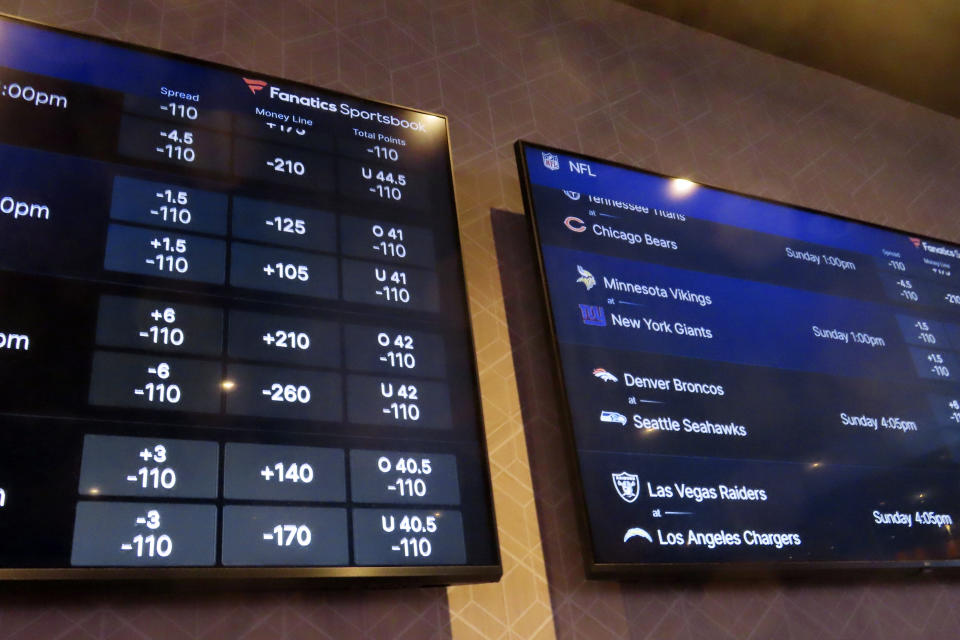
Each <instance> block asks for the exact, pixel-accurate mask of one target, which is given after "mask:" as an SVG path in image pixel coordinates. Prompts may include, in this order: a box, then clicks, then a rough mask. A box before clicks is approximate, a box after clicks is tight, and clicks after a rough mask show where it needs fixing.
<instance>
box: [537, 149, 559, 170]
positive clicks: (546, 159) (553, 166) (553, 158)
mask: <svg viewBox="0 0 960 640" xmlns="http://www.w3.org/2000/svg"><path fill="white" fill-rule="evenodd" d="M540 155H542V156H543V166H545V167H546V168H547V169H550V171H556V170H557V169H559V168H560V156H558V155H557V154H555V153H547V152H546V151H544V152H543V153H541V154H540Z"/></svg>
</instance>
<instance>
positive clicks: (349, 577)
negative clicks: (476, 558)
mask: <svg viewBox="0 0 960 640" xmlns="http://www.w3.org/2000/svg"><path fill="white" fill-rule="evenodd" d="M0 20H3V21H6V22H13V23H19V24H22V25H26V26H29V27H33V28H38V29H43V30H46V31H52V32H56V33H60V34H63V35H66V36H69V37H73V38H79V39H83V40H89V41H94V42H100V43H103V44H107V45H111V46H115V47H120V48H124V49H129V50H135V51H140V52H142V53H146V54H149V55H153V56H159V57H161V58H164V59H167V60H177V61H180V62H186V63H189V64H194V65H199V66H202V67H206V68H212V69H220V70H223V71H227V72H230V73H238V74H244V73H248V72H249V71H247V70H244V69H241V68H239V67H232V66H230V65H224V64H220V63H215V62H207V61H205V60H200V59H198V58H192V57H190V56H185V55H181V54H178V53H171V52H168V51H163V50H160V49H155V48H152V47H146V46H143V45H138V44H131V43H127V42H123V41H120V40H115V39H111V38H104V37H101V36H95V35H90V34H85V33H78V32H75V31H70V30H68V29H61V28H58V27H54V26H51V25H48V24H44V23H42V22H37V21H34V20H28V19H25V18H21V17H18V16H13V15H10V14H7V13H3V12H0ZM257 76H258V77H262V78H263V79H265V80H268V81H270V82H278V83H282V84H284V85H289V86H291V87H301V88H303V89H306V90H308V91H322V92H324V93H327V94H331V95H335V96H339V97H343V98H348V99H354V100H360V101H364V102H371V103H375V104H378V105H383V106H387V107H393V108H397V109H403V110H405V111H410V112H415V113H421V114H424V115H429V116H434V117H437V118H440V119H441V120H442V121H443V126H444V133H445V136H446V141H447V151H446V154H447V178H448V180H449V185H450V189H449V204H450V208H451V210H452V211H453V213H454V226H455V228H456V230H457V234H456V238H455V249H456V252H457V255H458V260H457V268H458V270H459V281H460V282H461V284H462V287H463V292H464V297H463V304H462V306H461V308H462V311H463V313H464V316H465V323H464V324H465V326H466V330H467V332H468V336H467V337H468V339H469V343H470V344H471V345H473V348H471V349H469V352H470V353H469V356H468V357H469V360H470V363H471V367H472V371H471V372H470V374H471V376H472V381H473V385H472V386H473V396H474V403H475V407H476V425H477V434H476V436H477V439H478V441H479V444H480V453H481V455H482V456H483V461H482V462H481V464H480V467H481V468H482V469H483V478H482V481H483V482H484V484H485V488H486V490H485V491H484V493H485V496H486V503H487V504H486V505H485V508H486V510H487V513H488V514H489V520H490V533H491V536H490V537H491V544H492V545H493V549H492V551H493V553H494V557H495V558H496V564H489V565H487V564H483V565H418V566H374V567H356V566H344V567H263V568H259V567H256V568H246V567H243V568H228V567H210V568H178V567H169V568H142V567H131V568H79V567H77V568H73V567H70V568H67V567H64V568H54V569H41V568H24V569H20V568H17V569H10V568H0V582H2V581H44V582H50V581H56V582H75V581H88V580H92V581H103V582H117V581H133V582H144V581H163V582H167V581H174V580H185V579H186V580H191V581H195V582H209V583H210V584H213V585H220V586H225V585H227V584H231V585H244V584H248V585H249V584H263V583H268V582H270V581H279V582H281V583H283V584H286V583H290V582H298V583H299V582H303V583H306V584H314V583H324V584H327V585H328V586H329V585H331V584H335V583H338V582H339V583H342V584H343V585H344V586H346V585H347V584H351V585H352V584H356V585H362V584H367V583H372V584H383V583H387V584H392V583H397V584H399V585H405V586H432V585H448V584H459V583H473V582H497V581H498V580H500V578H501V577H502V576H503V561H502V558H501V555H500V541H499V530H498V527H497V524H496V523H497V520H496V512H495V505H494V502H493V483H492V479H491V474H490V457H489V452H488V449H487V439H486V429H485V423H484V419H483V405H482V403H481V396H480V379H479V368H478V365H477V354H476V340H475V336H476V332H475V331H474V328H473V317H472V315H471V313H470V306H469V297H468V295H467V283H466V275H465V272H464V267H463V250H462V243H461V240H460V234H461V229H460V216H459V214H458V212H457V206H456V193H455V185H454V180H453V154H452V147H451V144H450V126H449V120H448V119H447V117H446V116H444V115H442V114H438V113H433V112H430V111H426V110H423V109H416V108H412V107H405V106H402V105H398V104H395V103H390V102H382V101H377V100H371V99H369V98H363V97H361V96H355V95H351V94H348V93H344V92H341V91H334V90H331V89H325V88H322V87H316V86H313V85H310V84H307V83H304V82H297V81H294V80H288V79H286V78H282V77H280V76H274V75H270V74H266V73H261V72H259V71H258V72H257Z"/></svg>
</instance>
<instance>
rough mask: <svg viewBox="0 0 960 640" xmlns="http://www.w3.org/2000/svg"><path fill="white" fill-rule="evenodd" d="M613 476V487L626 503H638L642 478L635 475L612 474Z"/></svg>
mask: <svg viewBox="0 0 960 640" xmlns="http://www.w3.org/2000/svg"><path fill="white" fill-rule="evenodd" d="M610 475H611V476H613V486H614V488H616V490H617V493H618V494H620V497H621V498H622V499H623V501H624V502H636V501H637V496H639V495H640V491H639V489H640V476H638V475H637V474H635V473H627V472H626V471H622V472H620V473H611V474H610Z"/></svg>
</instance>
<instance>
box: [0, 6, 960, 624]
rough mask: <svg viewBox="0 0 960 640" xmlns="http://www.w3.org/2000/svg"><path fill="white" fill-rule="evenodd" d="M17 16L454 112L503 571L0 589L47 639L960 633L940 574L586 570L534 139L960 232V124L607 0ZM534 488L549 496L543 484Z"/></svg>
mask: <svg viewBox="0 0 960 640" xmlns="http://www.w3.org/2000/svg"><path fill="white" fill-rule="evenodd" d="M0 11H4V12H9V13H13V14H18V15H22V16H25V17H28V18H33V19H36V20H40V21H44V22H47V23H50V24H53V25H56V26H62V27H67V28H71V29H75V30H78V31H83V32H88V33H93V34H98V35H105V36H109V37H114V38H119V39H122V40H127V41H130V42H135V43H139V44H145V45H149V46H153V47H160V48H163V49H167V50H171V51H175V52H179V53H184V54H188V55H193V56H197V57H201V58H205V59H208V60H214V61H218V62H224V63H227V64H232V65H237V66H241V67H245V68H248V69H251V70H253V71H259V72H262V73H270V74H276V75H280V76H285V77H288V78H291V79H294V80H300V81H305V82H310V83H313V84H317V85H321V86H325V87H329V88H333V89H340V90H343V91H347V92H350V93H354V94H358V95H361V96H363V97H367V98H372V99H379V100H387V101H391V102H397V103H401V104H405V105H409V106H414V107H420V108H424V109H428V110H434V111H438V112H441V113H444V114H447V115H448V116H450V126H451V135H452V143H453V153H454V172H455V179H456V187H457V200H458V208H459V215H460V218H461V227H462V236H463V247H464V259H465V264H466V270H467V279H468V286H469V292H470V299H471V308H472V314H473V319H474V323H475V330H476V339H477V351H478V358H479V367H480V376H481V387H482V392H483V396H484V412H485V416H486V423H487V437H488V442H489V447H490V454H491V466H492V475H493V482H494V493H495V499H496V507H497V511H498V518H499V529H500V538H501V545H502V552H503V560H504V572H505V575H504V579H503V581H502V582H501V583H500V584H497V585H483V586H474V587H455V588H450V589H447V590H444V589H412V590H378V591H326V592H325V591H308V590H303V589H299V590H290V591H284V592H269V593H250V592H234V593H230V592H226V593H213V594H208V593H204V592H199V593H196V592H195V593H185V594H184V593H154V594H149V593H138V592H137V590H135V589H130V590H121V591H117V590H111V591H106V592H101V591H100V590H98V589H96V588H93V587H81V588H78V589H74V590H66V591H63V590H60V591H56V592H48V591H42V592H40V591H31V590H28V591H23V590H22V589H16V588H14V589H3V590H0V640H9V639H12V638H17V639H28V638H29V639H35V638H93V639H106V638H151V639H154V638H156V639H159V638H271V639H272V640H286V639H294V638H338V639H340V638H391V639H392V638H411V639H413V638H418V639H419V638H446V637H453V638H456V639H458V640H459V639H462V638H463V639H465V638H510V639H513V638H516V639H518V640H519V639H523V640H527V639H530V638H544V639H550V638H555V637H560V638H589V639H591V640H593V639H602V638H633V639H640V638H656V639H661V638H667V639H671V638H681V639H685V640H686V639H690V640H692V639H699V638H764V639H766V638H790V639H801V638H802V639H806V638H811V639H816V640H821V639H823V638H865V639H866V638H870V639H874V638H898V639H899V638H937V639H938V640H941V639H944V638H952V637H956V636H957V629H958V628H960V584H951V583H949V582H947V581H945V580H943V579H940V580H932V579H925V578H923V579H916V580H910V581H906V582H880V581H877V580H869V581H855V582H843V583H837V582H836V581H820V582H810V581H807V582H803V583H800V582H789V583H783V582H778V581H775V580H762V581H758V582H754V583H746V584H738V585H731V584H715V583H707V584H686V585H683V584H677V583H671V582H668V581H664V580H661V581H658V582H652V583H647V584H643V585H641V584H622V585H621V584H618V583H595V582H587V581H585V580H584V578H583V567H582V565H581V562H580V559H579V557H580V556H579V551H578V546H577V545H578V541H577V539H576V527H575V524H574V519H573V518H574V514H573V510H572V506H571V499H570V493H569V490H568V487H569V484H568V480H567V470H566V467H565V466H564V464H563V460H564V457H563V451H562V449H561V442H562V439H561V438H560V437H559V431H558V429H559V425H558V415H559V412H558V407H557V405H556V394H555V387H554V384H555V382H554V381H553V380H552V378H551V377H550V376H549V375H548V374H547V372H549V371H551V370H552V369H551V366H550V362H549V360H548V357H549V356H548V354H549V351H548V349H547V342H546V336H545V325H544V321H543V314H542V311H541V309H540V308H539V304H540V301H539V298H538V297H537V295H536V286H537V283H536V280H535V278H534V274H533V261H532V256H531V254H530V248H529V241H528V240H527V238H526V236H525V234H526V226H525V221H524V220H523V219H522V216H519V215H517V214H516V213H507V212H504V211H499V212H494V213H491V212H492V210H493V209H500V210H505V211H508V212H510V211H512V212H520V211H522V204H521V201H520V186H519V181H518V178H517V172H516V166H515V162H514V158H513V150H512V147H511V145H512V143H513V141H514V140H515V139H516V138H519V137H522V138H526V139H529V140H533V141H537V142H543V143H546V144H551V145H554V146H559V147H566V148H570V149H574V150H578V151H582V152H585V153H589V154H593V155H599V156H602V157H606V158H610V159H614V160H619V161H621V162H626V163H630V164H635V165H639V166H642V167H645V168H648V169H652V170H654V171H659V172H662V173H667V174H671V175H678V176H684V177H688V178H690V179H693V180H698V181H702V182H707V183H711V184H716V185H718V186H723V187H727V188H731V189H735V190H739V191H743V192H746V193H751V194H756V195H761V196H767V197H771V198H775V199H780V200H785V201H788V202H793V203H797V204H801V205H805V206H809V207H814V208H819V209H825V210H828V211H833V212H837V213H842V214H845V215H848V216H852V217H856V218H860V219H864V220H870V221H874V222H880V223H885V224H890V225H893V226H897V227H906V228H909V229H911V230H915V231H917V232H921V233H926V234H930V235H934V236H940V237H944V238H947V239H949V240H953V241H955V242H956V241H960V215H958V214H960V121H958V120H956V119H953V118H950V117H947V116H944V115H942V114H938V113H935V112H932V111H929V110H926V109H923V108H921V107H918V106H915V105H912V104H909V103H906V102H903V101H901V100H897V99H895V98H892V97H889V96H886V95H883V94H881V93H878V92H876V91H873V90H870V89H867V88H865V87H861V86H858V85H855V84H853V83H851V82H849V81H846V80H843V79H840V78H838V77H835V76H831V75H829V74H826V73H823V72H820V71H815V70H812V69H807V68H804V67H801V66H798V65H796V64H792V63H789V62H786V61H784V60H780V59H777V58H774V57H772V56H769V55H766V54H763V53H760V52H757V51H753V50H750V49H747V48H745V47H743V46H740V45H737V44H735V43H732V42H730V41H726V40H723V39H721V38H718V37H715V36H711V35H707V34H704V33H702V32H698V31H695V30H693V29H690V28H687V27H684V26H681V25H679V24H676V23H673V22H670V21H668V20H665V19H663V18H660V17H657V16H653V15H651V14H647V13H643V12H641V11H638V10H636V9H632V8H630V7H627V6H625V5H622V4H619V3H615V2H611V1H610V0H554V1H550V0H438V1H435V2H426V1H424V2H420V1H417V0H379V1H371V0H342V1H338V2H334V1H330V2H321V1H316V2H308V1H298V0H274V1H263V0H247V1H240V0H236V1H233V0H231V1H227V0H207V1H201V2H187V1H185V0H23V1H20V0H0ZM534 489H535V490H536V491H535V492H534Z"/></svg>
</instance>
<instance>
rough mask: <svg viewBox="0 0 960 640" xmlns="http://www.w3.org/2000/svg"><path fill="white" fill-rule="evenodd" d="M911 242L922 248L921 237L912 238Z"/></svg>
mask: <svg viewBox="0 0 960 640" xmlns="http://www.w3.org/2000/svg"><path fill="white" fill-rule="evenodd" d="M910 242H912V243H913V246H914V247H916V248H917V249H919V248H920V238H910Z"/></svg>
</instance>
